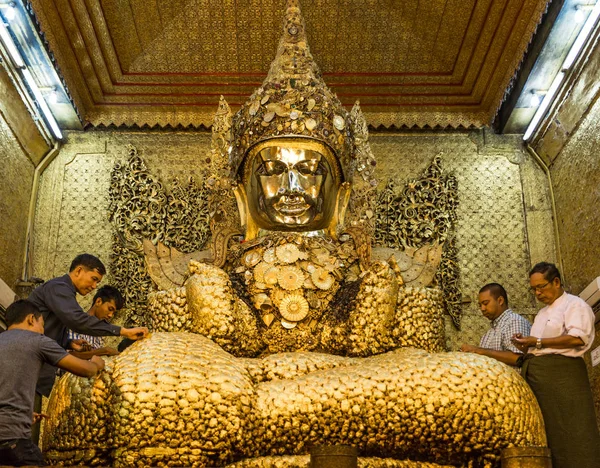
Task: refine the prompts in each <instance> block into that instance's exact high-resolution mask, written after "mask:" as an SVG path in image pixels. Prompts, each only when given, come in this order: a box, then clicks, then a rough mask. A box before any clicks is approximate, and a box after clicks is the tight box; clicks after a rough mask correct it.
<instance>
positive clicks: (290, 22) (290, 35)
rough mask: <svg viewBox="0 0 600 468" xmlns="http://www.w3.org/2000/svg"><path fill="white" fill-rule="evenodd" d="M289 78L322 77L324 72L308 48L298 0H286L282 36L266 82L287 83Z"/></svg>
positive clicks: (313, 78)
mask: <svg viewBox="0 0 600 468" xmlns="http://www.w3.org/2000/svg"><path fill="white" fill-rule="evenodd" d="M289 80H294V81H297V80H303V81H304V80H321V72H320V70H319V67H318V66H317V64H316V63H315V61H314V59H313V56H312V54H311V53H310V48H309V47H308V41H307V40H306V26H305V23H304V18H303V17H302V12H301V11H300V2H299V1H298V0H287V6H286V9H285V14H284V20H283V35H282V36H281V40H280V41H279V46H278V47H277V54H276V55H275V59H274V60H273V62H272V63H271V68H270V70H269V73H268V75H267V78H266V79H265V82H264V84H266V83H279V84H280V85H282V86H285V85H287V84H288V81H289ZM323 85H325V83H323ZM292 87H294V84H292Z"/></svg>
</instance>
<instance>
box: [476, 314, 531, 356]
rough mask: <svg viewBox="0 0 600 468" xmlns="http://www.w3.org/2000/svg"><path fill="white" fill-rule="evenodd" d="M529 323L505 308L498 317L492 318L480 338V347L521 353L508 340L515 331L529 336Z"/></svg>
mask: <svg viewBox="0 0 600 468" xmlns="http://www.w3.org/2000/svg"><path fill="white" fill-rule="evenodd" d="M530 330H531V324H530V323H529V321H528V320H527V319H526V318H523V317H521V316H520V315H519V314H515V313H514V312H513V311H512V310H511V309H506V310H505V311H504V312H503V313H502V314H501V315H500V317H498V318H496V319H494V320H492V326H491V328H490V329H489V330H488V331H487V333H486V334H485V335H483V337H482V338H481V342H480V343H479V346H480V347H481V348H487V349H494V350H496V351H512V352H513V353H519V354H521V351H519V350H518V349H517V347H516V346H515V345H514V344H512V341H511V340H510V339H511V338H512V337H513V335H514V334H515V333H521V334H522V335H523V336H529V335H530Z"/></svg>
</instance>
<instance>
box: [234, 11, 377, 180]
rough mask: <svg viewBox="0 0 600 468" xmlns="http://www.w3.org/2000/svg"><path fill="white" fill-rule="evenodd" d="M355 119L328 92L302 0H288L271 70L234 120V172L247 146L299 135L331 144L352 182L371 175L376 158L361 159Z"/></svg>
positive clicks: (250, 146) (345, 177)
mask: <svg viewBox="0 0 600 468" xmlns="http://www.w3.org/2000/svg"><path fill="white" fill-rule="evenodd" d="M358 112H360V111H359V110H358ZM353 114H355V113H354V112H353ZM353 117H354V115H351V114H350V113H349V112H348V111H346V109H344V107H343V106H342V104H341V102H340V101H339V99H338V98H337V96H336V95H335V94H333V93H332V92H331V91H330V90H329V88H328V87H327V85H326V84H325V82H324V81H323V78H322V77H321V72H320V70H319V67H318V66H317V64H316V63H315V61H314V60H313V57H312V54H311V53H310V50H309V47H308V43H307V40H306V31H305V25H304V19H303V17H302V14H301V12H300V5H299V1H298V0H288V2H287V7H286V11H285V17H284V24H283V36H282V38H281V40H280V42H279V47H278V49H277V55H276V57H275V59H274V60H273V63H272V64H271V68H270V70H269V73H268V75H267V77H266V79H265V81H264V82H263V84H262V86H261V87H260V88H258V89H257V90H256V91H255V92H254V94H252V96H251V97H250V99H249V100H248V101H247V102H246V103H245V104H244V105H243V106H242V108H241V109H240V110H239V112H238V113H237V114H236V115H235V117H234V119H233V125H232V127H233V128H232V130H233V142H234V143H233V147H232V151H231V153H230V166H231V169H232V171H233V176H234V177H235V176H238V177H239V174H238V172H239V170H240V166H241V165H242V162H243V160H244V158H245V157H246V155H247V153H248V150H249V149H250V148H252V147H253V146H254V145H256V144H257V143H259V142H264V141H265V140H270V139H277V138H284V137H285V138H289V137H294V138H298V137H300V138H310V139H313V140H318V141H321V142H322V143H324V144H326V145H327V146H329V147H330V148H331V149H332V150H333V153H334V154H335V156H336V157H337V159H338V161H339V163H340V165H341V168H342V171H343V175H344V179H345V180H347V181H351V180H352V179H353V176H354V172H355V171H356V170H359V171H360V172H363V176H364V178H365V179H366V178H369V179H370V178H372V172H373V169H374V167H373V166H374V165H375V160H374V159H373V158H370V159H369V158H366V159H365V158H363V159H365V160H364V161H358V160H357V157H358V155H359V153H360V151H357V148H356V144H355V139H354V132H355V126H356V125H357V123H356V122H355V120H354V119H353ZM360 118H362V114H361V115H360ZM362 119H363V121H364V118H362ZM359 125H360V124H359ZM273 144H275V142H273Z"/></svg>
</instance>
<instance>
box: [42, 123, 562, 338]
mask: <svg viewBox="0 0 600 468" xmlns="http://www.w3.org/2000/svg"><path fill="white" fill-rule="evenodd" d="M128 144H132V145H134V146H135V147H136V148H137V150H138V153H139V155H140V156H141V157H142V158H143V159H144V160H145V162H146V164H147V165H148V168H149V170H150V171H151V172H152V173H153V174H155V175H158V176H159V177H160V178H161V180H162V182H163V183H164V184H165V185H166V186H169V182H170V181H171V180H172V179H173V178H174V177H178V178H179V179H180V180H182V181H185V179H186V178H187V177H189V176H194V177H196V178H198V180H199V177H200V173H201V168H202V166H203V164H205V156H204V155H205V154H206V153H207V151H208V150H209V145H210V134H209V133H196V132H194V133H192V132H121V131H88V132H71V133H69V134H68V136H67V141H66V143H65V145H64V146H63V148H62V149H61V151H60V153H59V155H58V157H57V158H56V159H55V160H54V161H53V162H52V163H51V164H50V166H49V167H48V168H47V169H46V170H45V171H44V173H43V174H42V177H41V179H40V188H39V197H38V202H37V207H36V217H35V228H34V249H33V258H34V262H33V263H34V274H35V275H36V276H39V277H42V278H44V279H48V278H51V277H54V276H57V275H61V274H64V273H65V272H66V271H67V268H68V266H69V263H70V261H71V260H72V258H73V257H74V256H75V255H77V254H78V253H81V252H91V253H95V254H97V255H98V256H99V257H100V258H101V259H102V260H103V261H105V262H106V263H107V264H108V261H109V255H110V246H111V225H110V222H109V219H108V209H109V195H108V187H109V182H110V172H111V169H112V167H113V166H114V164H115V163H117V162H119V161H121V162H124V161H125V160H126V159H127V155H128V150H127V145H128ZM371 145H372V150H373V152H374V154H375V156H376V158H377V160H378V164H379V165H378V171H379V178H380V180H381V185H382V186H383V184H384V183H385V182H386V181H387V179H388V178H390V177H393V178H395V179H396V180H397V181H399V182H403V181H406V180H408V179H410V178H413V177H418V176H419V175H420V174H421V172H422V171H423V170H424V169H425V168H426V167H427V166H428V165H429V163H430V162H431V161H432V159H433V158H434V157H435V156H436V155H437V154H439V153H442V166H443V168H444V169H445V170H447V171H449V172H453V173H454V174H455V175H456V177H457V179H458V184H459V207H458V222H457V226H456V240H457V245H458V249H459V263H460V270H461V275H462V276H461V284H462V291H463V299H464V301H465V303H464V304H463V320H462V327H461V330H457V329H456V328H455V327H454V326H453V325H452V324H451V323H450V320H449V318H448V322H447V337H448V338H447V340H448V347H449V348H450V349H457V348H458V347H459V346H460V344H461V343H463V342H469V343H478V341H479V338H480V337H481V335H482V334H483V333H484V332H485V330H486V329H487V327H488V326H489V325H488V321H487V320H486V319H485V318H483V317H482V316H481V313H480V312H479V310H478V308H477V304H476V302H477V298H476V296H477V291H478V290H479V288H480V287H481V286H482V285H483V284H485V283H487V282H490V281H496V282H500V283H502V284H504V285H505V287H506V288H507V290H508V292H509V297H510V301H511V305H512V306H513V308H514V309H515V310H516V311H518V312H520V313H522V314H524V315H526V316H528V317H529V318H530V319H531V318H532V314H534V313H535V311H536V310H537V309H536V305H535V302H534V299H533V297H532V296H531V294H530V293H529V292H528V282H527V271H528V269H529V268H530V266H531V265H532V264H533V263H535V262H537V261H541V260H549V261H556V255H555V251H554V231H553V228H552V218H551V205H550V203H549V201H548V200H549V197H548V185H547V178H546V176H545V174H544V172H543V171H542V170H541V169H540V168H539V166H538V165H537V164H536V163H535V162H534V161H533V160H532V158H531V156H529V155H528V154H527V153H526V152H525V151H524V150H523V147H522V144H521V140H520V139H519V138H518V137H508V136H498V135H493V134H490V133H488V132H485V131H475V132H440V133H416V134H415V133H406V134H402V133H387V132H386V133H384V132H382V133H377V132H375V133H373V134H372V135H371Z"/></svg>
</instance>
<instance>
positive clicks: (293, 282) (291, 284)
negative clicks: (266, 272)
mask: <svg viewBox="0 0 600 468" xmlns="http://www.w3.org/2000/svg"><path fill="white" fill-rule="evenodd" d="M277 279H278V280H279V285H280V286H281V287H282V288H283V289H285V290H286V291H292V290H294V289H298V288H301V287H302V285H303V284H304V273H302V270H301V269H300V268H297V267H294V266H284V267H281V268H280V269H279V274H278V275H277Z"/></svg>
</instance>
